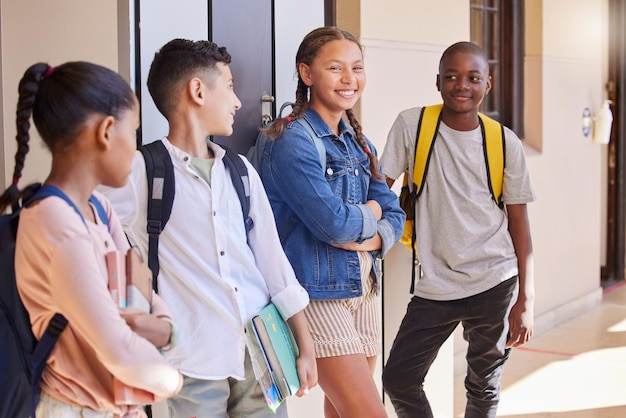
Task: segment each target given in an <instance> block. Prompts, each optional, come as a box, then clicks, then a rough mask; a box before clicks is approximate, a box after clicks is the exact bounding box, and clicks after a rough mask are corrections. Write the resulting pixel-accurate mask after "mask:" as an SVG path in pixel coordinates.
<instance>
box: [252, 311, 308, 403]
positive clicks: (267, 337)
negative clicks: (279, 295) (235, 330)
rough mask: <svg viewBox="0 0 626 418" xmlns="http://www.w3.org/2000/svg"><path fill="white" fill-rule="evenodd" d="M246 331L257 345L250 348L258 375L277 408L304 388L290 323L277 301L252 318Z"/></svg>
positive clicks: (267, 398) (253, 343) (268, 399)
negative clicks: (283, 316) (299, 375)
mask: <svg viewBox="0 0 626 418" xmlns="http://www.w3.org/2000/svg"><path fill="white" fill-rule="evenodd" d="M246 331H247V336H248V338H249V340H251V344H249V345H252V346H253V347H252V348H249V351H250V355H251V357H252V358H253V362H252V364H253V367H254V366H255V363H256V367H255V368H254V369H255V375H256V377H257V380H258V381H259V384H260V385H261V388H262V389H263V391H264V393H265V395H266V400H267V401H268V405H269V406H270V409H272V411H275V408H277V407H278V406H279V405H280V403H282V401H284V400H285V399H287V398H288V397H289V396H291V395H293V394H295V393H296V392H297V391H298V389H299V388H300V380H299V379H298V370H297V368H296V358H297V357H298V345H297V344H296V341H295V338H294V336H293V334H292V332H291V329H290V328H289V325H288V324H287V323H286V322H285V320H284V319H283V318H282V316H281V315H280V313H279V312H278V309H276V306H275V305H274V304H273V303H270V304H269V305H267V306H266V307H265V308H263V309H262V310H261V312H260V313H259V314H258V315H256V316H254V317H253V318H252V319H251V320H250V321H249V323H248V324H247V327H246ZM255 354H256V356H255ZM255 357H257V358H256V361H255ZM273 405H275V407H273Z"/></svg>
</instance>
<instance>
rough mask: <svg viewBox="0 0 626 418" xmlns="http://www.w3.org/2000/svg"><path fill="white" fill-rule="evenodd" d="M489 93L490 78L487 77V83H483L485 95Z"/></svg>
mask: <svg viewBox="0 0 626 418" xmlns="http://www.w3.org/2000/svg"><path fill="white" fill-rule="evenodd" d="M490 91H491V76H489V77H487V82H486V83H485V95H487V94H489V92H490Z"/></svg>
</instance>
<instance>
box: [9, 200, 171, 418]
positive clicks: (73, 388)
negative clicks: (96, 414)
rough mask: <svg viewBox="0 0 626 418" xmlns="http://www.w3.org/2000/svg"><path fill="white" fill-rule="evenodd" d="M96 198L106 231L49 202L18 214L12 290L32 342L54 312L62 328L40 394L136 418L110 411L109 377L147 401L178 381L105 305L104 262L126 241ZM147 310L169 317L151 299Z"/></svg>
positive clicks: (133, 410) (108, 302)
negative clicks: (28, 324)
mask: <svg viewBox="0 0 626 418" xmlns="http://www.w3.org/2000/svg"><path fill="white" fill-rule="evenodd" d="M96 196H97V197H98V199H99V200H100V201H101V202H102V204H103V206H104V207H105V209H106V211H107V213H108V215H109V219H110V233H109V230H108V229H107V227H106V225H104V224H102V223H101V221H100V219H98V220H97V222H98V223H97V224H94V223H92V222H89V221H87V226H88V229H89V230H87V228H85V224H84V223H83V222H82V221H81V219H80V217H79V216H78V215H77V214H76V212H75V211H74V209H73V208H72V207H70V206H69V205H68V204H67V203H65V202H64V201H63V200H62V199H60V198H57V197H50V198H47V199H44V200H42V201H39V202H37V203H35V204H34V205H32V206H31V207H30V208H27V209H24V210H23V211H22V213H21V215H20V225H19V228H18V234H17V244H16V254H15V268H16V276H17V285H18V289H19V292H20V295H21V297H22V300H23V301H24V305H25V306H26V309H27V310H28V312H29V314H30V320H31V324H32V327H33V332H34V334H35V336H37V337H40V336H41V335H42V334H43V332H44V330H45V327H46V325H47V323H48V321H49V320H50V318H51V317H52V316H53V315H54V313H55V312H59V313H61V314H63V315H64V316H65V317H66V318H67V320H68V322H69V324H68V326H67V328H66V329H65V330H64V331H63V333H62V334H61V337H60V338H59V341H58V342H57V344H56V346H55V348H54V350H53V351H52V354H51V356H50V358H49V359H48V363H47V366H46V369H45V371H44V373H43V377H42V382H41V388H42V390H43V391H45V392H46V393H47V394H49V395H50V396H52V397H54V398H56V399H58V400H61V401H63V402H66V403H70V404H74V405H80V406H85V407H88V408H91V409H94V410H99V411H112V412H114V413H115V414H116V415H120V416H124V415H128V416H134V415H136V416H142V415H143V411H142V410H141V408H139V407H137V406H133V405H130V406H128V405H116V402H115V399H114V398H113V377H115V378H117V379H119V380H120V381H122V382H123V383H124V384H125V385H128V386H129V387H133V388H139V389H143V390H145V391H147V392H149V393H150V394H151V396H152V398H153V399H152V400H153V401H159V400H162V399H164V398H167V397H170V396H172V395H174V394H175V393H177V392H178V390H180V384H181V379H180V375H179V373H178V371H177V370H176V369H175V368H173V367H171V366H170V365H169V364H168V362H167V361H166V360H165V359H164V357H163V356H162V355H161V354H160V353H159V351H158V350H157V348H156V347H154V345H152V344H151V343H150V342H149V341H148V340H146V339H144V338H142V337H140V336H139V335H138V334H136V333H134V332H133V331H132V330H131V329H130V327H129V326H128V325H127V324H126V322H125V321H124V319H122V318H121V316H120V314H119V312H118V308H117V306H116V304H115V303H114V302H113V299H112V297H111V294H110V293H109V290H108V284H107V270H106V264H105V258H104V256H105V254H106V253H107V252H109V251H113V250H119V251H126V250H127V249H128V242H127V241H126V237H125V235H124V232H123V230H122V227H121V225H120V223H119V220H118V218H117V216H116V215H115V214H114V213H113V211H112V208H111V204H110V203H109V201H108V200H107V199H106V198H105V197H104V196H103V195H101V194H97V193H96ZM96 218H97V216H96ZM152 312H153V313H154V314H156V315H164V316H171V314H170V311H169V309H168V308H167V306H166V305H165V303H164V302H163V300H162V299H161V298H159V297H158V295H154V298H153V302H152ZM144 401H145V400H144Z"/></svg>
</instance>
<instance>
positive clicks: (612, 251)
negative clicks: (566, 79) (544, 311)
mask: <svg viewBox="0 0 626 418" xmlns="http://www.w3.org/2000/svg"><path fill="white" fill-rule="evenodd" d="M625 71H626V2H624V1H622V0H609V81H608V84H607V90H608V98H609V100H611V101H612V102H613V104H612V106H611V107H612V110H613V128H612V131H611V141H610V143H609V148H608V173H607V174H608V182H607V196H608V201H607V226H606V227H607V230H606V232H607V234H606V235H607V250H606V264H605V265H604V266H603V267H602V271H601V273H602V274H601V277H602V285H603V286H604V287H607V286H610V285H612V284H614V283H615V282H619V281H623V280H624V258H625V257H626V222H625V214H624V211H625V210H626V202H625V198H626V194H625V191H626V189H625V184H626V170H625V167H626V153H625V152H626V126H625V123H624V122H625V117H624V110H625V105H626V91H624V89H625V87H626V72H625Z"/></svg>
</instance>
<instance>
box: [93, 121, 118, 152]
mask: <svg viewBox="0 0 626 418" xmlns="http://www.w3.org/2000/svg"><path fill="white" fill-rule="evenodd" d="M113 129H115V118H114V117H113V116H111V115H109V116H105V117H104V118H103V119H102V120H101V121H100V122H98V124H97V126H96V143H97V144H98V146H100V147H102V148H103V149H105V150H108V149H109V148H111V139H112V138H113Z"/></svg>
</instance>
